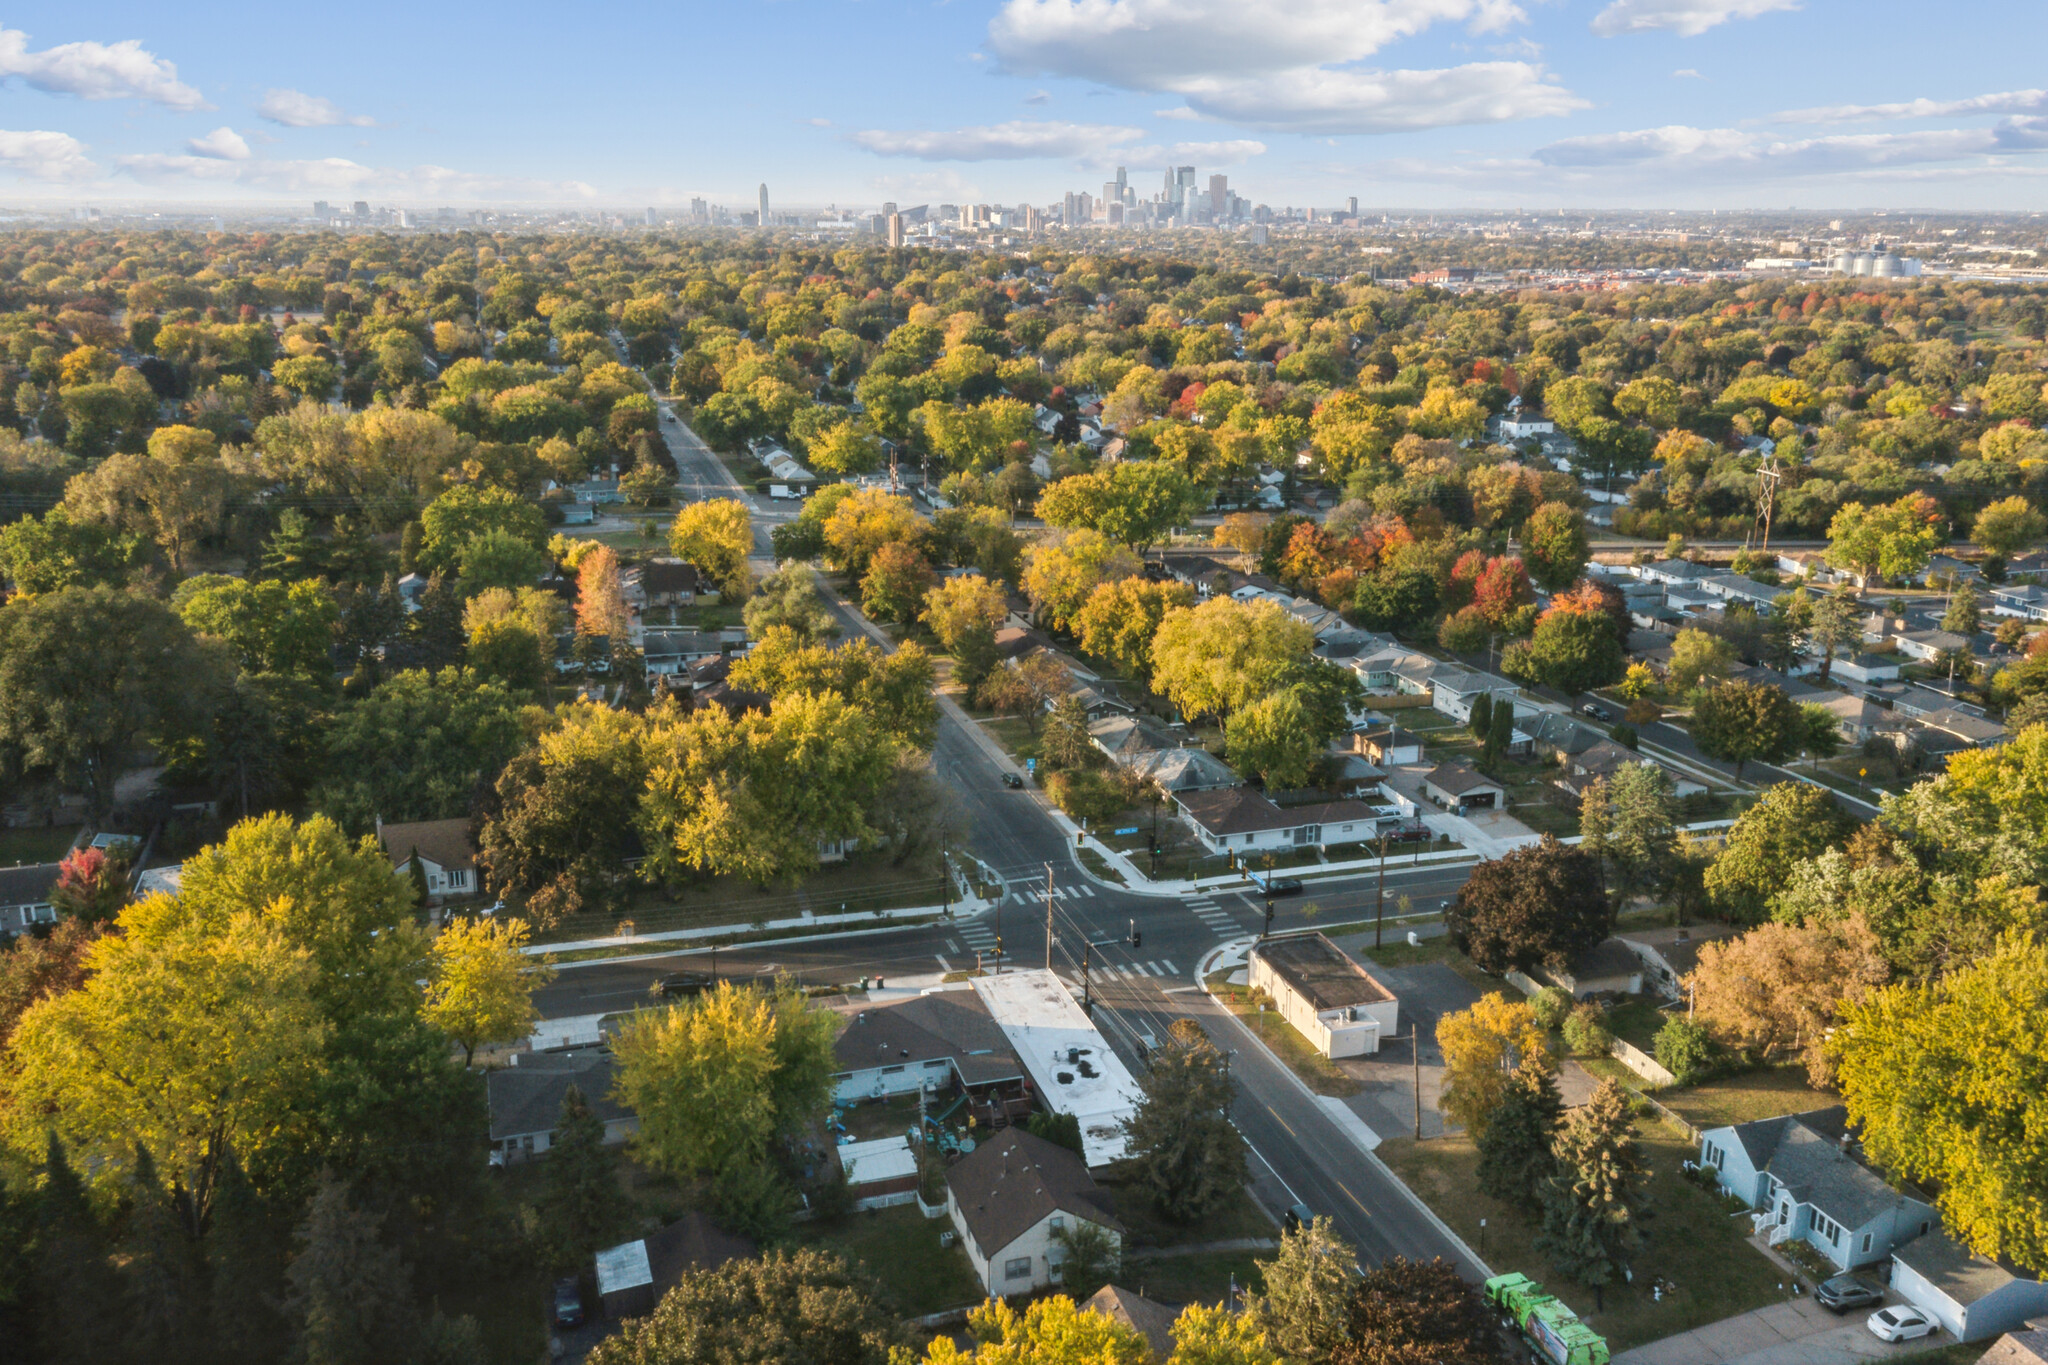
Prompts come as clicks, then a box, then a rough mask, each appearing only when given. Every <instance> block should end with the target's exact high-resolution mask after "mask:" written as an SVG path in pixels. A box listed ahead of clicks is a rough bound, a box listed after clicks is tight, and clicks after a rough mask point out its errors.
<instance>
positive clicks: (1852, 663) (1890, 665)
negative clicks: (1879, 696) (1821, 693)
mask: <svg viewBox="0 0 2048 1365" xmlns="http://www.w3.org/2000/svg"><path fill="white" fill-rule="evenodd" d="M1828 676H1830V677H1834V678H1846V679H1848V680H1849V681H1850V682H1856V683H1864V684H1866V685H1868V684H1870V683H1880V682H1897V681H1898V678H1899V660H1898V656H1897V655H1895V654H1864V653H1858V654H1850V655H1846V656H1844V657H1842V658H1838V659H1836V660H1835V662H1834V663H1833V664H1832V665H1831V666H1830V668H1829V670H1828Z"/></svg>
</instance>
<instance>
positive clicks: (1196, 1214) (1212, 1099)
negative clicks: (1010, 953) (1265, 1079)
mask: <svg viewBox="0 0 2048 1365" xmlns="http://www.w3.org/2000/svg"><path fill="white" fill-rule="evenodd" d="M1138 1084H1139V1090H1140V1091H1141V1094H1140V1097H1139V1100H1138V1107H1137V1108H1136V1110H1134V1111H1133V1112H1132V1114H1131V1116H1130V1118H1128V1119H1126V1120H1125V1121H1124V1135H1125V1139H1126V1142H1127V1144H1128V1151H1129V1157H1130V1160H1131V1163H1132V1167H1133V1172H1134V1176H1135V1180H1136V1183H1137V1185H1138V1187H1139V1188H1140V1189H1142V1190H1144V1191H1145V1192H1146V1194H1147V1195H1149V1196H1150V1197H1151V1199H1152V1201H1153V1202H1154V1203H1155V1204H1156V1205H1157V1206H1158V1208H1159V1211H1160V1212H1161V1213H1163V1214H1165V1215H1166V1216H1167V1217H1168V1218H1171V1219H1173V1220H1174V1221H1176V1222H1182V1223H1192V1222H1197V1221H1199V1220H1200V1219H1202V1218H1204V1217H1206V1216H1208V1215H1209V1214H1211V1213H1213V1212H1214V1211H1215V1210H1216V1209H1218V1208H1220V1207H1221V1206H1222V1205H1223V1204H1224V1203H1226V1202H1227V1201H1229V1200H1231V1199H1233V1198H1235V1197H1237V1194H1238V1192H1239V1191H1240V1190H1242V1189H1243V1188H1244V1184H1245V1181H1246V1179H1248V1170H1249V1168H1248V1166H1247V1164H1246V1161H1245V1142H1244V1139H1243V1138H1242V1137H1241V1136H1239V1135H1238V1131H1237V1129H1236V1128H1234V1127H1233V1126H1232V1125H1231V1122H1230V1105H1231V1102H1232V1100H1233V1099H1234V1098H1235V1097H1236V1093H1237V1085H1236V1083H1235V1082H1234V1081H1232V1080H1231V1079H1230V1072H1229V1068H1228V1062H1227V1059H1226V1058H1225V1057H1224V1055H1223V1054H1222V1053H1221V1052H1219V1051H1218V1050H1217V1048H1216V1045H1215V1044H1214V1043H1212V1042H1210V1041H1209V1036H1208V1035H1207V1034H1205V1033H1203V1032H1202V1029H1201V1026H1200V1025H1199V1024H1196V1023H1195V1022H1194V1021H1193V1020H1190V1019H1176V1020H1175V1021H1174V1022H1173V1026H1172V1027H1171V1028H1170V1029H1168V1030H1167V1036H1166V1038H1165V1039H1163V1040H1162V1041H1161V1045H1160V1046H1159V1048H1158V1049H1157V1050H1155V1051H1154V1053H1153V1055H1152V1058H1151V1066H1150V1067H1149V1068H1148V1069H1147V1070H1146V1072H1145V1076H1144V1079H1142V1080H1141V1081H1140V1082H1139V1083H1138ZM1268 1283H1269V1284H1270V1283H1271V1280H1270V1277H1269V1280H1268Z"/></svg>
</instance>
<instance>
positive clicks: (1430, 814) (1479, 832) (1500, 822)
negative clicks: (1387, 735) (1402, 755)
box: [1387, 763, 1539, 858]
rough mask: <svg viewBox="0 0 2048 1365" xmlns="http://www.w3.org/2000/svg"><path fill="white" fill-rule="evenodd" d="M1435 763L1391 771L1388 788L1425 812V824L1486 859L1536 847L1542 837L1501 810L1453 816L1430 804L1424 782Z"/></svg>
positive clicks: (1388, 776) (1406, 764)
mask: <svg viewBox="0 0 2048 1365" xmlns="http://www.w3.org/2000/svg"><path fill="white" fill-rule="evenodd" d="M1435 767H1436V765H1435V764H1434V763H1405V764H1402V765H1400V766H1399V767H1394V768H1389V769H1388V770H1387V785H1388V786H1390V787H1392V788H1393V789H1394V790H1395V791H1397V792H1399V793H1401V795H1403V796H1405V797H1407V798H1408V799H1409V800H1410V801H1412V802H1414V803H1415V807H1416V809H1417V810H1419V811H1421V812H1422V823H1423V824H1425V825H1427V826H1429V827H1430V829H1432V830H1434V831H1435V832H1436V833H1438V834H1441V835H1443V836H1444V837H1445V838H1448V839H1456V840H1457V841H1458V842H1459V843H1461V844H1463V845H1464V846H1465V847H1466V848H1469V849H1471V850H1472V851H1473V852H1474V853H1477V854H1478V855H1479V856H1480V857H1482V858H1498V857H1500V856H1501V855H1502V854H1504V853H1507V852H1510V851H1511V850H1513V849H1517V848H1520V847H1522V845H1524V844H1533V843H1535V842H1536V840H1537V838H1538V837H1539V836H1538V835H1537V833H1536V831H1535V830H1533V829H1530V828H1529V827H1528V826H1527V825H1525V824H1523V823H1522V822H1521V821H1520V820H1517V819H1515V817H1514V816H1512V815H1509V814H1508V813H1507V812H1506V811H1501V810H1481V811H1474V812H1472V814H1470V815H1453V814H1451V813H1450V812H1449V811H1446V810H1439V809H1438V808H1437V807H1435V806H1433V805H1431V804H1430V800H1429V798H1428V797H1427V796H1425V795H1424V794H1423V791H1422V779H1423V778H1425V777H1427V776H1428V775H1429V774H1430V773H1431V772H1432V771H1433V770H1434V769H1435Z"/></svg>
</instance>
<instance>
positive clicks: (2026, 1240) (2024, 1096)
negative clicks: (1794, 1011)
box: [1829, 935, 2048, 1274]
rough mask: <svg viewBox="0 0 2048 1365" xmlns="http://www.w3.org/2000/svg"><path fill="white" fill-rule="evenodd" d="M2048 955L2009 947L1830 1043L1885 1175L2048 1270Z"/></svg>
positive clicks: (1995, 1245)
mask: <svg viewBox="0 0 2048 1365" xmlns="http://www.w3.org/2000/svg"><path fill="white" fill-rule="evenodd" d="M2044 1011H2048V946H2044V945H2043V944H2042V943H2041V942H2040V940H2039V939H2038V938H2032V937H2027V936H2023V935H2012V936H2009V937H2008V938H2007V939H2006V940H2005V941H2003V942H2002V943H2000V944H1999V946H1998V948H1997V949H1996V950H1995V951H1994V952H1992V953H1991V954H1990V955H1989V956H1987V957H1984V958H1982V959H1979V960H1978V961H1976V962H1973V963H1971V964H1970V965H1968V966H1966V967H1963V968H1962V969H1961V970H1959V971H1955V972H1952V973H1950V974H1949V975H1948V976H1946V977H1944V978H1942V979H1941V980H1940V981H1937V982H1933V983H1927V984H1911V983H1901V984H1898V985H1894V986H1888V987H1886V988H1884V989H1882V990H1879V991H1876V992H1873V993H1872V994H1870V995H1869V996H1866V997H1865V998H1864V999H1863V1001H1862V1002H1861V1003H1858V1004H1852V1005H1850V1006H1848V1007H1847V1009H1846V1010H1845V1011H1844V1012H1843V1017H1842V1023H1841V1026H1840V1027H1839V1028H1838V1029H1836V1031H1835V1033H1834V1035H1833V1037H1832V1038H1831V1039H1830V1041H1829V1047H1830V1049H1831V1050H1832V1051H1833V1053H1834V1054H1835V1056H1836V1058H1837V1059H1838V1071H1837V1075H1838V1079H1839V1081H1840V1084H1841V1089H1842V1100H1843V1102H1844V1103H1845V1104H1846V1105H1847V1106H1848V1110H1849V1119H1850V1122H1852V1123H1854V1124H1856V1125H1857V1127H1858V1131H1859V1132H1860V1134H1861V1137H1862V1140H1863V1145H1864V1150H1865V1151H1866V1152H1867V1153H1868V1154H1869V1156H1870V1159H1871V1161H1872V1162H1873V1163H1875V1164H1876V1165H1877V1166H1879V1167H1880V1168H1881V1169H1884V1170H1887V1171H1890V1172H1892V1173H1894V1174H1896V1175H1898V1176H1900V1177H1902V1178H1904V1179H1907V1180H1915V1181H1921V1182H1924V1183H1925V1184H1927V1185H1929V1186H1931V1187H1932V1188H1934V1189H1936V1190H1938V1191H1939V1194H1938V1195H1937V1196H1936V1201H1935V1202H1936V1204H1937V1205H1938V1206H1939V1208H1940V1209H1941V1220H1942V1227H1943V1229H1944V1230H1945V1231H1947V1232H1948V1233H1949V1235H1951V1236H1953V1237H1954V1238H1956V1240H1958V1241H1960V1242H1962V1243H1963V1244H1964V1245H1965V1246H1968V1247H1969V1248H1970V1249H1972V1250H1973V1251H1976V1252H1978V1253H1979V1254H1981V1255H1984V1256H1989V1257H1996V1258H2003V1259H2009V1260H2011V1261H2013V1262H2015V1263H2017V1264H2018V1265H2020V1266H2022V1267H2023V1268H2025V1269H2027V1270H2029V1271H2031V1272H2033V1273H2036V1274H2039V1273H2042V1272H2044V1271H2048V1212H2044V1211H2048V1138H2044V1136H2043V1126H2042V1123H2041V1107H2042V1104H2043V1102H2044V1101H2043V1096H2048V1034H2044V1033H2043V1031H2042V1029H2041V1028H2040V1020H2041V1018H2042V1015H2043V1012H2044Z"/></svg>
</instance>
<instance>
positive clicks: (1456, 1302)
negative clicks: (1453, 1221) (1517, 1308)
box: [1329, 1256, 1507, 1365]
mask: <svg viewBox="0 0 2048 1365" xmlns="http://www.w3.org/2000/svg"><path fill="white" fill-rule="evenodd" d="M1346 1327H1347V1331H1346V1335H1345V1340H1344V1341H1343V1342H1342V1343H1341V1344H1340V1345H1339V1346H1338V1347H1337V1348H1336V1349H1335V1350H1333V1351H1332V1352H1331V1353H1330V1357H1329V1359H1330V1365H1501V1362H1505V1361H1506V1360H1507V1356H1506V1355H1505V1354H1504V1353H1503V1352H1502V1350H1501V1340H1500V1333H1499V1331H1498V1330H1497V1328H1496V1327H1495V1324H1494V1317H1493V1313H1492V1312H1491V1311H1490V1310H1489V1309H1488V1308H1487V1306H1486V1303H1485V1301H1484V1300H1483V1299H1481V1298H1480V1297H1479V1290H1478V1288H1477V1287H1476V1286H1474V1285H1473V1284H1471V1283H1470V1282H1469V1281H1467V1280H1466V1279H1464V1277H1462V1276H1461V1275H1459V1274H1458V1268H1457V1267H1456V1266H1455V1265H1453V1264H1451V1263H1450V1262H1449V1261H1446V1260H1444V1259H1443V1258H1442V1257H1438V1258H1436V1259H1434V1260H1429V1261H1411V1260H1409V1259H1408V1258H1407V1257H1405V1256H1389V1257H1387V1258H1386V1259H1385V1260H1384V1261H1381V1262H1380V1263H1379V1264H1378V1265H1376V1266H1374V1267H1373V1268H1372V1269H1371V1270H1369V1271H1367V1272H1366V1273H1365V1274H1364V1275H1363V1276H1361V1277H1360V1278H1359V1281H1358V1283H1357V1284H1356V1285H1355V1286H1354V1287H1353V1288H1352V1291H1351V1304H1350V1309H1349V1312H1348V1314H1347V1321H1346Z"/></svg>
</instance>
